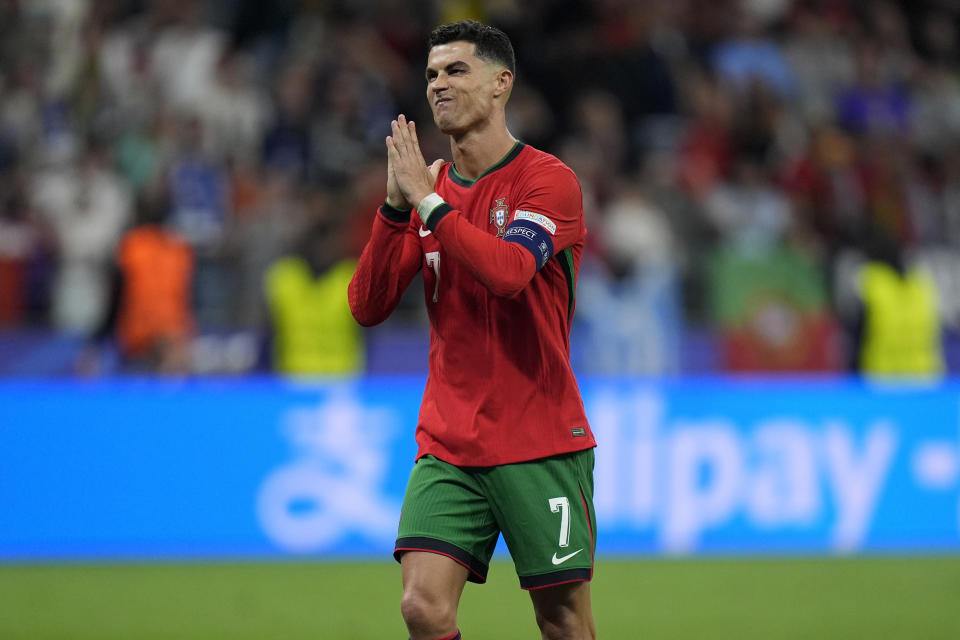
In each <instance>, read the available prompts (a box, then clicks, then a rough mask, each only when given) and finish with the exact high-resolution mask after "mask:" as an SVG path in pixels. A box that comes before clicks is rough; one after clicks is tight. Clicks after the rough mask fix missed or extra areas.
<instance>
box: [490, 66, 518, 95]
mask: <svg viewBox="0 0 960 640" xmlns="http://www.w3.org/2000/svg"><path fill="white" fill-rule="evenodd" d="M496 80H497V86H496V88H495V89H494V93H493V97H494V98H499V97H501V96H503V97H505V98H507V97H509V96H510V90H511V89H513V74H512V73H510V70H509V69H500V70H499V71H498V72H497V75H496Z"/></svg>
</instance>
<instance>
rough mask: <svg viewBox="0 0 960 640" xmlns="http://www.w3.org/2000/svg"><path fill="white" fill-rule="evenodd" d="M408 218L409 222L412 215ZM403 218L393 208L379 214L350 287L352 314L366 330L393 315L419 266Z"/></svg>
mask: <svg viewBox="0 0 960 640" xmlns="http://www.w3.org/2000/svg"><path fill="white" fill-rule="evenodd" d="M406 215H407V217H408V218H407V219H408V220H409V213H407V214H406ZM402 218H403V215H402V214H401V213H400V212H398V211H396V210H392V207H391V208H385V209H381V211H380V212H379V213H377V218H376V220H375V221H374V223H373V231H372V232H371V234H370V240H369V241H368V242H367V246H366V247H364V249H363V253H362V254H361V255H360V260H359V262H358V264H357V270H356V272H355V273H354V274H353V278H351V280H350V285H349V286H348V287H347V299H348V301H349V303H350V311H351V313H353V317H354V318H355V319H356V320H357V322H358V323H360V324H361V325H363V326H365V327H370V326H373V325H375V324H379V323H381V322H383V321H384V320H386V319H387V317H388V316H389V315H390V314H391V313H393V310H394V309H395V308H396V307H397V304H398V303H399V302H400V297H401V296H402V295H403V292H404V291H405V290H406V288H407V286H408V285H409V284H410V281H411V280H412V279H413V276H414V275H415V273H416V271H417V269H418V267H419V265H420V260H419V257H420V256H419V254H418V253H417V251H416V247H411V246H410V245H411V243H410V242H409V241H408V239H407V234H406V229H407V223H405V222H403V221H402Z"/></svg>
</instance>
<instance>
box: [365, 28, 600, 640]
mask: <svg viewBox="0 0 960 640" xmlns="http://www.w3.org/2000/svg"><path fill="white" fill-rule="evenodd" d="M514 76H515V61H514V53H513V47H512V45H511V44H510V40H509V39H508V38H507V36H506V35H505V34H504V33H503V32H502V31H500V30H499V29H495V28H493V27H490V26H487V25H483V24H480V23H477V22H473V21H464V22H457V23H453V24H447V25H442V26H440V27H437V28H436V29H434V30H433V32H432V33H431V34H430V52H429V55H428V58H427V68H426V83H427V99H428V100H429V102H430V107H431V109H432V110H433V118H434V122H435V123H436V125H437V126H438V127H439V128H440V130H441V131H443V132H444V133H445V134H447V135H448V136H450V146H451V149H452V152H453V162H452V163H444V162H443V161H441V160H437V161H436V162H434V163H433V164H431V165H430V166H429V167H428V166H427V165H426V163H425V161H424V158H423V155H422V154H421V152H420V147H419V143H418V141H417V132H416V126H415V125H414V123H413V122H408V121H407V120H406V119H405V117H404V116H403V115H400V116H398V117H397V119H396V120H395V121H393V122H392V123H391V129H392V131H391V135H390V136H388V137H387V138H386V147H387V159H388V168H387V198H386V202H385V203H384V204H383V205H382V206H381V207H380V210H379V213H378V215H377V217H376V220H375V222H374V226H373V230H372V233H371V237H370V241H369V242H368V244H367V246H366V248H365V249H364V251H363V254H362V255H361V257H360V261H359V264H358V267H357V271H356V273H355V274H354V277H353V280H352V281H351V282H350V287H349V299H350V306H351V309H352V311H353V314H354V317H356V319H357V321H358V322H360V323H361V324H363V325H367V326H369V325H374V324H376V323H378V322H381V321H382V320H383V319H384V318H386V317H387V316H388V315H389V314H390V313H391V312H392V311H393V309H394V308H395V307H396V305H397V302H398V301H399V299H400V297H401V294H402V293H403V291H404V290H405V289H406V288H407V286H408V285H409V284H410V281H411V280H412V279H413V277H414V275H415V274H416V272H417V271H418V270H420V271H422V273H423V282H424V294H425V297H426V305H427V310H428V313H429V317H430V356H429V375H428V377H427V384H426V389H425V390H424V394H423V402H422V405H421V407H420V417H419V422H418V425H417V431H416V438H417V444H418V447H419V450H418V454H417V461H416V464H415V465H414V467H413V470H412V472H411V474H410V480H409V483H408V485H407V491H406V495H405V497H404V502H403V509H402V514H401V517H400V525H399V532H398V538H397V542H396V548H395V551H394V556H395V557H396V558H397V559H398V560H399V562H400V565H401V570H402V574H403V598H402V601H401V613H402V614H403V618H404V621H405V622H406V625H407V629H408V630H409V632H410V637H411V638H412V640H439V639H443V640H454V639H457V638H460V637H461V636H460V632H459V630H458V628H457V607H458V604H459V601H460V596H461V594H462V592H463V588H464V585H465V583H466V581H467V580H470V581H472V582H478V583H482V582H484V581H485V580H486V575H487V567H488V563H489V561H490V557H491V555H492V553H493V551H494V547H495V545H496V542H497V538H498V536H499V535H500V534H501V533H502V534H503V537H504V540H505V541H506V544H507V547H508V549H509V550H510V555H511V556H512V558H513V561H514V564H515V566H516V570H517V575H518V576H519V579H520V586H521V587H522V588H524V589H527V590H529V592H530V596H531V599H532V601H533V608H534V612H535V615H536V621H537V624H538V625H539V627H540V629H541V633H542V637H543V638H548V639H559V638H564V639H571V640H579V639H592V638H594V637H595V635H596V633H595V630H594V622H593V615H592V612H591V606H590V583H589V581H590V579H591V578H592V575H593V555H594V549H595V537H596V518H595V515H594V511H593V465H594V455H593V448H594V447H595V446H596V443H595V441H594V438H593V433H592V431H591V429H590V426H589V425H588V423H587V419H586V416H585V414H584V409H583V401H582V400H581V398H580V392H579V389H578V387H577V382H576V379H575V378H574V375H573V371H572V370H571V367H570V360H569V357H570V347H569V333H570V320H571V315H572V314H573V310H574V293H575V289H576V277H577V272H578V269H579V265H580V256H581V252H582V249H583V238H584V234H585V233H586V230H585V228H584V221H583V201H582V196H581V192H580V185H579V183H578V182H577V178H576V176H575V175H574V174H573V172H572V171H571V170H570V169H569V168H567V167H566V166H565V165H564V164H563V163H561V162H560V161H559V160H557V158H555V157H553V156H551V155H549V154H547V153H544V152H542V151H538V150H537V149H534V148H533V147H530V146H528V145H525V144H523V143H522V142H520V141H518V140H516V139H514V138H513V136H511V135H510V132H509V131H508V130H507V126H506V119H505V105H506V102H507V99H508V98H509V96H510V91H511V89H512V88H513V81H514Z"/></svg>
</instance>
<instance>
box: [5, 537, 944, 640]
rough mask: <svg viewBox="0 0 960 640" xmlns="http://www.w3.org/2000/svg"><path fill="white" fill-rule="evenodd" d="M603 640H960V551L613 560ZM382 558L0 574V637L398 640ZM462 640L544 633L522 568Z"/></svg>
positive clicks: (471, 598)
mask: <svg viewBox="0 0 960 640" xmlns="http://www.w3.org/2000/svg"><path fill="white" fill-rule="evenodd" d="M593 593H594V609H595V612H596V617H597V629H598V632H599V637H600V638H601V639H603V638H610V639H612V638H627V639H630V640H634V639H646V638H651V639H659V638H670V639H684V638H710V639H711V640H712V639H719V638H731V639H732V638H736V639H737V640H743V639H751V638H761V639H771V638H772V639H781V638H798V639H799V638H804V639H806V638H814V639H817V640H821V639H825V638H843V639H844V640H851V639H857V638H863V639H869V640H874V639H876V638H884V639H891V638H904V639H914V638H924V639H925V640H934V639H937V638H950V639H956V638H960V557H957V556H949V557H921V558H901V557H895V558H894V557H882V558H881V557H870V558H845V559H823V558H817V559H799V558H798V559H755V558H753V559H741V558H729V559H727V558H725V559H696V560H657V559H648V560H639V561H637V560H630V561H626V560H615V559H611V558H601V561H600V562H599V564H598V565H597V572H596V579H595V581H594V587H593ZM399 597H400V573H399V569H398V567H397V566H396V565H394V564H388V563H339V562H317V563H301V564H186V565H159V564H157V565H142V564H138V565H46V566H33V565H31V566H0V638H4V639H7V640H11V639H15V638H25V639H26V638H29V639H30V640H39V639H43V638H69V639H71V640H73V639H86V638H90V639H93V638H96V639H98V640H104V639H109V638H123V639H140V638H177V639H182V638H198V639H200V638H202V639H208V638H233V639H235V638H258V639H262V638H283V639H293V638H313V639H324V640H392V639H396V640H403V639H405V638H406V637H407V636H406V634H405V633H404V629H403V626H402V623H401V621H400V616H399V604H398V603H399ZM461 628H462V630H463V632H464V638H466V640H512V639H514V638H518V639H523V638H530V639H533V638H539V634H538V633H537V631H536V628H535V625H534V623H533V616H532V613H531V607H530V602H529V598H528V597H527V595H526V593H524V592H521V591H520V589H519V587H518V585H517V580H516V576H515V575H514V574H513V568H512V565H510V564H509V563H508V562H505V561H501V562H496V563H494V565H493V567H492V568H491V575H490V582H489V583H488V584H487V585H484V586H478V585H473V584H468V585H467V589H466V592H465V594H464V600H463V604H462V608H461Z"/></svg>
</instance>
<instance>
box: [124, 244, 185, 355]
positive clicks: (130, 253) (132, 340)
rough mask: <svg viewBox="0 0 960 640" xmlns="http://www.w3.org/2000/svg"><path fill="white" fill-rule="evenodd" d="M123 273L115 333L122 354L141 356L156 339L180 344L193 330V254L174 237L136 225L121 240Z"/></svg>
mask: <svg viewBox="0 0 960 640" xmlns="http://www.w3.org/2000/svg"><path fill="white" fill-rule="evenodd" d="M117 257H118V262H119V266H120V270H121V272H122V273H123V292H122V294H121V298H120V309H119V317H118V319H117V334H118V339H119V342H120V346H121V348H122V350H123V352H124V353H125V354H127V355H144V354H146V353H147V352H148V351H149V350H150V348H151V345H152V344H153V343H154V342H155V341H157V340H163V339H166V340H173V341H177V340H182V339H184V338H185V337H186V336H188V335H189V334H190V333H191V332H192V331H193V313H192V310H191V285H192V279H193V252H192V250H191V249H190V247H189V246H188V245H187V243H186V242H185V241H184V240H182V239H181V238H180V237H179V236H178V235H177V234H176V233H174V232H172V231H169V230H166V229H163V228H161V227H157V226H143V227H137V228H135V229H133V230H131V231H129V232H128V233H127V234H126V235H125V236H124V237H123V240H121V243H120V247H119V249H118V256H117Z"/></svg>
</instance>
